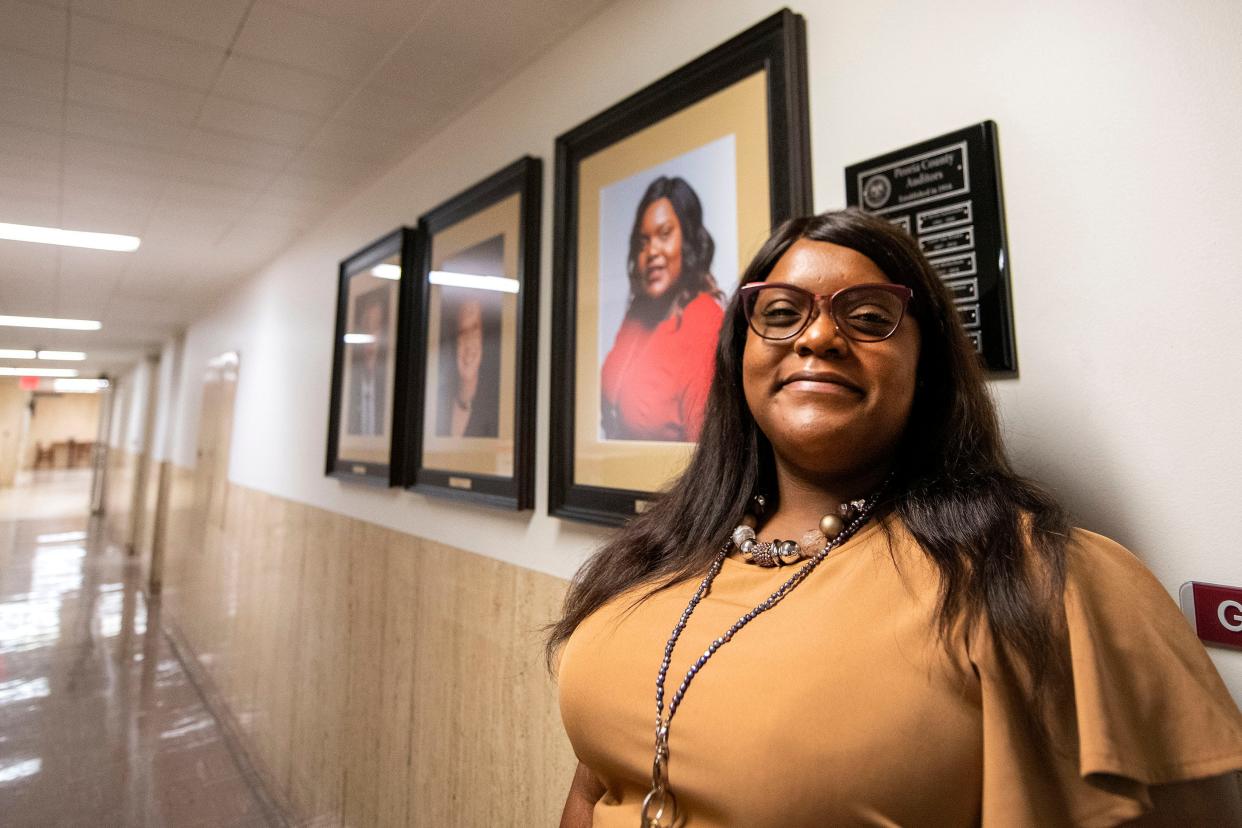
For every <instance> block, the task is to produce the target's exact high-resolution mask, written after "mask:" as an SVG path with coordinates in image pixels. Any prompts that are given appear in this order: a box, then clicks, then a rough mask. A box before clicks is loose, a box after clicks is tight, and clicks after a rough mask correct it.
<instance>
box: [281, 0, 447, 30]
mask: <svg viewBox="0 0 1242 828" xmlns="http://www.w3.org/2000/svg"><path fill="white" fill-rule="evenodd" d="M443 2H444V0H439V3H440V4H442V3H443ZM281 3H282V4H283V5H285V6H289V7H290V8H293V9H297V10H298V11H300V12H305V13H306V14H310V15H314V16H316V17H323V18H327V19H329V20H331V21H332V22H334V23H345V24H348V25H351V26H356V27H358V28H360V29H366V30H368V31H373V32H405V31H406V30H408V29H409V28H410V27H411V26H413V25H414V24H415V23H416V22H417V21H418V20H419V18H421V17H422V15H423V14H425V13H426V11H427V10H428V9H430V8H432V7H434V6H436V5H437V2H436V0H425V1H424V2H421V3H411V2H409V0H281Z"/></svg>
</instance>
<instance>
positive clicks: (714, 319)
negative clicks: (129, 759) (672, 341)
mask: <svg viewBox="0 0 1242 828" xmlns="http://www.w3.org/2000/svg"><path fill="white" fill-rule="evenodd" d="M681 316H682V324H683V326H684V325H707V326H712V327H713V328H718V327H720V321H721V320H722V319H724V308H722V307H721V306H720V302H719V301H717V300H716V297H714V296H712V295H711V294H710V293H707V292H706V291H704V292H703V293H700V294H699V295H698V296H696V297H694V299H692V300H690V303H689V304H688V305H686V307H685V308H684V309H683V310H682V312H681Z"/></svg>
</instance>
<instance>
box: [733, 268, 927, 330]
mask: <svg viewBox="0 0 1242 828" xmlns="http://www.w3.org/2000/svg"><path fill="white" fill-rule="evenodd" d="M738 292H739V293H741V296H742V309H743V311H744V312H745V314H746V321H747V322H748V323H750V329H751V330H752V331H754V332H755V333H757V334H758V335H759V336H761V337H763V338H764V339H773V340H785V339H792V338H794V337H795V336H798V335H799V334H800V333H802V332H803V331H805V330H806V329H807V326H808V325H810V324H811V323H812V322H813V321H815V319H816V317H818V316H819V306H820V301H821V300H823V299H827V300H828V314H829V316H831V317H832V321H833V323H834V324H835V325H836V327H837V330H838V331H840V332H841V333H842V334H844V335H845V336H847V337H849V338H850V339H853V340H854V341H856V342H880V341H882V340H885V339H888V338H889V337H890V336H892V335H893V334H894V333H895V332H896V331H897V326H899V325H900V324H901V320H902V319H903V318H904V317H905V315H906V308H907V307H909V305H910V297H911V296H913V291H911V290H910V288H908V287H905V286H904V285H890V284H874V285H851V286H850V287H847V288H842V289H841V290H838V291H837V292H836V293H832V294H817V293H811V292H810V291H809V290H803V289H802V288H800V287H796V286H795V285H785V284H781V283H780V282H751V283H750V284H748V285H742V286H741V287H740V288H738Z"/></svg>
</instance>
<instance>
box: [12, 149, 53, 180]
mask: <svg viewBox="0 0 1242 828" xmlns="http://www.w3.org/2000/svg"><path fill="white" fill-rule="evenodd" d="M0 176H21V177H24V178H30V179H38V180H40V181H59V180H60V159H55V158H54V159H47V160H43V161H38V160H36V159H33V158H30V157H29V156H25V155H14V154H11V153H9V152H8V150H7V148H6V147H4V146H3V145H0Z"/></svg>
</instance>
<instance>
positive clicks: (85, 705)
mask: <svg viewBox="0 0 1242 828" xmlns="http://www.w3.org/2000/svg"><path fill="white" fill-rule="evenodd" d="M89 485H90V477H89V473H88V472H85V471H76V470H75V471H72V472H40V473H38V474H36V475H34V476H28V477H26V478H25V479H23V480H21V481H19V485H18V486H17V487H16V488H13V489H5V490H0V825H3V826H6V828H11V827H12V826H40V827H42V826H265V825H273V824H279V822H278V820H277V819H276V818H275V817H274V816H273V815H272V814H271V812H270V811H269V810H268V809H266V808H265V806H264V803H263V800H262V799H261V798H260V797H258V796H257V795H256V794H255V792H254V791H253V790H252V788H251V786H250V785H249V784H248V782H247V779H248V777H247V775H246V773H245V772H244V770H243V767H242V766H240V765H239V764H238V763H237V761H236V760H235V758H234V754H233V753H232V752H231V751H230V749H229V746H228V743H227V742H226V740H225V739H224V735H223V732H222V731H221V729H220V727H219V725H218V724H217V722H216V720H215V719H214V718H213V717H212V716H211V714H210V712H209V711H208V709H207V708H206V707H205V706H204V704H203V699H202V697H201V696H200V694H199V692H198V690H197V689H196V688H195V686H194V685H193V684H192V683H191V682H190V680H189V678H188V677H187V675H186V672H185V670H184V669H183V668H182V665H181V662H180V661H179V660H178V659H177V656H176V655H175V654H174V652H173V651H172V650H171V649H170V646H169V642H168V640H167V638H166V637H165V636H164V634H163V633H162V632H161V629H160V625H159V607H158V604H157V603H155V602H153V603H151V604H150V605H148V603H147V601H146V600H145V597H144V594H143V592H142V590H141V589H140V584H139V575H138V568H137V565H136V563H135V562H134V561H133V560H131V559H127V557H126V556H125V555H124V554H123V552H122V551H121V550H120V549H119V548H118V547H116V546H115V545H111V544H108V543H106V542H104V540H103V538H102V537H101V531H100V526H99V524H98V522H97V521H93V520H91V519H89V518H88V517H87V496H88V491H89Z"/></svg>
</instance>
